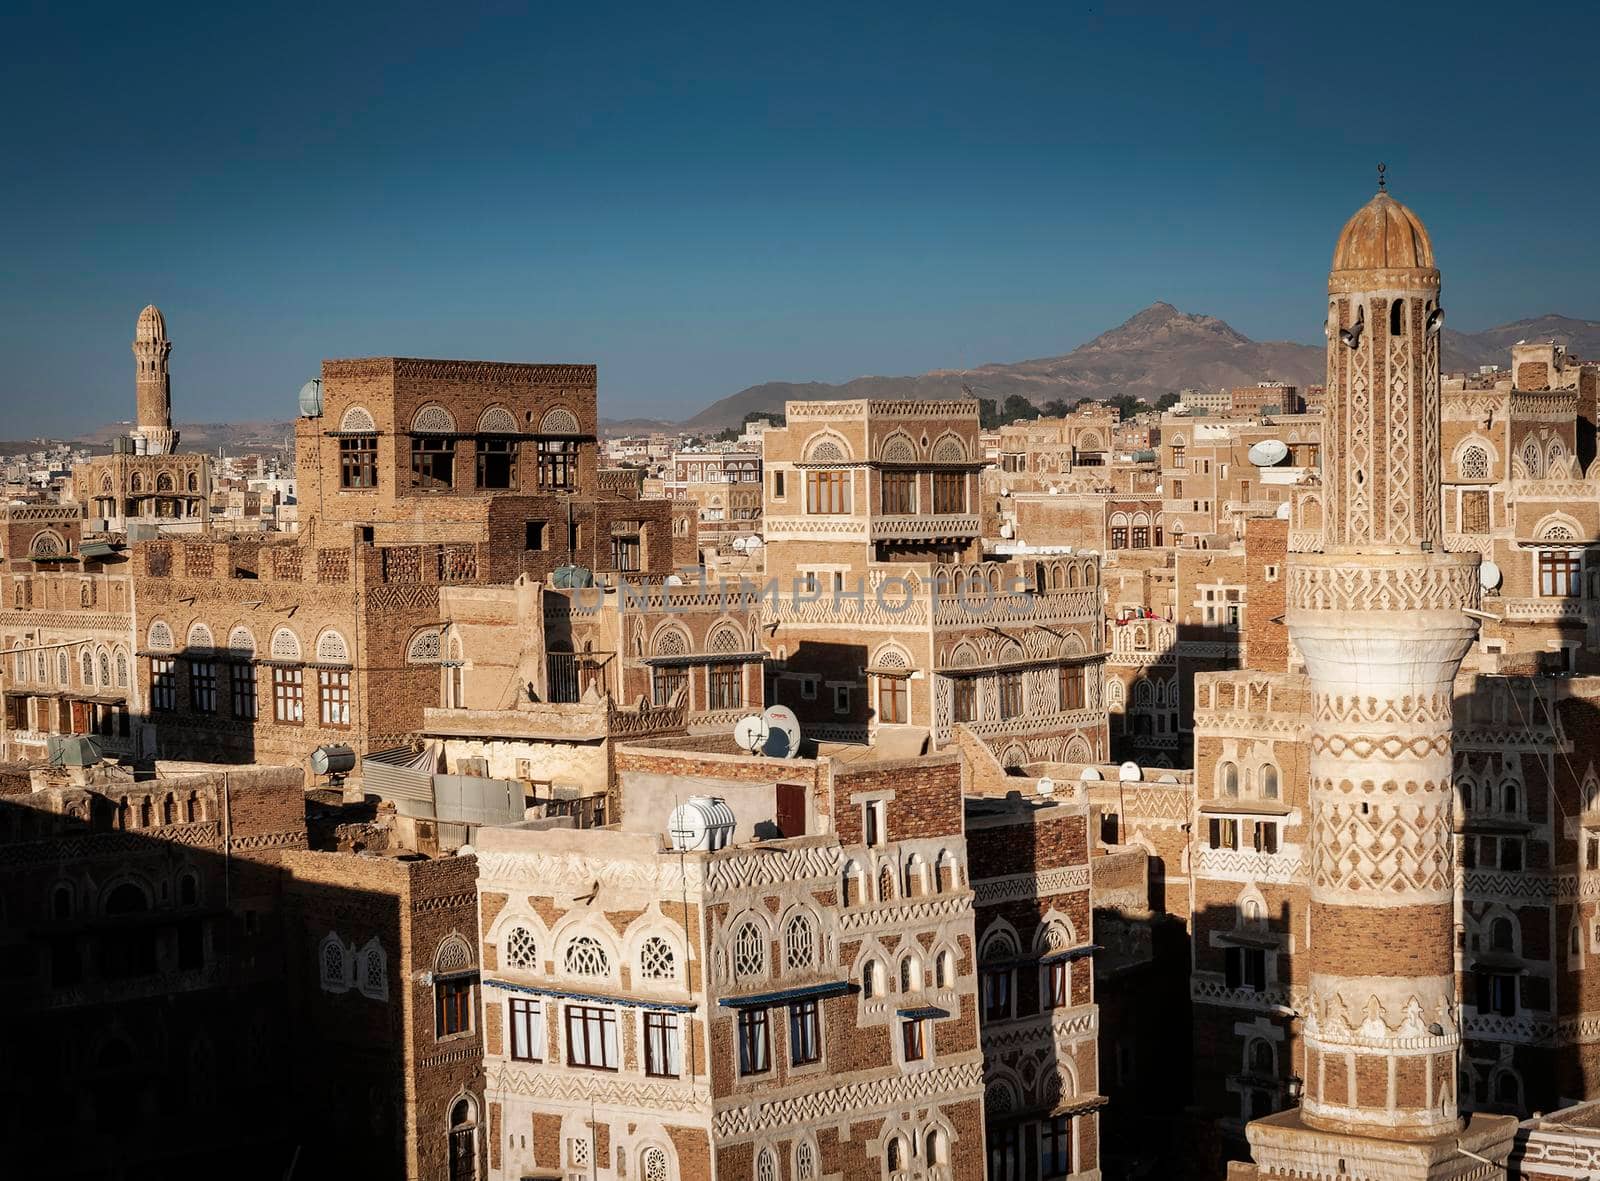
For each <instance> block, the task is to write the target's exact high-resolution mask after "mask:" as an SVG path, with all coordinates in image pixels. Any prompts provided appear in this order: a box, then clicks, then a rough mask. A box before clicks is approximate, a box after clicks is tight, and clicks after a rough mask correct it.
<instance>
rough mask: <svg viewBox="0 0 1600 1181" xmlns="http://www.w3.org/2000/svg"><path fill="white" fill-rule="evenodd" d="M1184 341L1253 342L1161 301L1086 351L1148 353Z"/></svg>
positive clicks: (1207, 318)
mask: <svg viewBox="0 0 1600 1181" xmlns="http://www.w3.org/2000/svg"><path fill="white" fill-rule="evenodd" d="M1182 340H1194V341H1202V340H1203V341H1207V342H1209V343H1224V344H1250V343H1252V342H1251V340H1250V338H1249V337H1247V336H1244V335H1243V334H1241V333H1238V332H1235V331H1234V330H1233V329H1232V328H1231V327H1230V326H1229V325H1228V324H1226V323H1224V322H1223V321H1222V320H1219V319H1217V318H1216V317H1215V316H1196V315H1192V314H1190V313H1188V312H1184V311H1180V310H1179V309H1177V308H1175V307H1173V306H1172V305H1171V304H1170V303H1167V302H1166V301H1165V300H1158V301H1156V302H1155V303H1153V304H1151V305H1150V306H1149V307H1147V308H1145V309H1144V310H1143V311H1142V312H1136V313H1135V314H1134V315H1132V316H1129V317H1128V318H1127V319H1126V320H1124V321H1123V322H1122V323H1121V324H1119V325H1117V327H1115V328H1113V329H1111V330H1110V331H1109V332H1102V333H1101V334H1100V335H1099V336H1097V337H1095V338H1094V339H1093V340H1091V341H1090V342H1089V343H1088V344H1086V345H1084V346H1083V347H1084V348H1086V349H1117V350H1119V351H1120V350H1124V349H1147V348H1150V347H1151V346H1152V345H1159V344H1174V343H1176V342H1178V341H1182Z"/></svg>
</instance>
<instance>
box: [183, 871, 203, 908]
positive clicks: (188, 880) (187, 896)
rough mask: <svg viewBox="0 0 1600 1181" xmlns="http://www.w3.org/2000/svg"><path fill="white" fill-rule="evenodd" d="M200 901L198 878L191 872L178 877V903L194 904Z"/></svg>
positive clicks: (184, 904)
mask: <svg viewBox="0 0 1600 1181" xmlns="http://www.w3.org/2000/svg"><path fill="white" fill-rule="evenodd" d="M199 901H200V879H199V877H198V876H197V875H196V874H194V873H193V872H189V873H185V874H183V875H182V876H180V877H179V878H178V905H179V906H194V905H195V904H196V903H198V902H199Z"/></svg>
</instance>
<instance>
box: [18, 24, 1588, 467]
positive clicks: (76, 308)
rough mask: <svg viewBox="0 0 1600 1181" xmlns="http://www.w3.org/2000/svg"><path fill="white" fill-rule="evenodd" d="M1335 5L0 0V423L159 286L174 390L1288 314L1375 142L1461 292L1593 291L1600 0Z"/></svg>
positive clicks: (201, 409)
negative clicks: (44, 0)
mask: <svg viewBox="0 0 1600 1181" xmlns="http://www.w3.org/2000/svg"><path fill="white" fill-rule="evenodd" d="M1302 9H1303V11H1302ZM1348 12H1349V17H1350V19H1349V21H1343V20H1341V19H1340V17H1339V10H1338V9H1337V8H1329V7H1328V6H1327V5H1320V6H1315V7H1313V6H1309V5H1307V6H1300V5H1278V4H1274V5H1261V6H1253V5H1238V4H1234V5H1229V4H1221V5H1193V4H1183V5H1171V6H1168V5H1157V4H1146V5H1139V6H1112V7H1104V6H1100V5H1096V6H1095V7H1093V8H1088V7H1081V6H1076V5H1068V4H1038V5H978V4H970V3H969V4H965V5H960V6H954V5H949V6H947V5H940V4H934V3H919V4H915V5H905V6H888V5H861V4H854V5H843V4H841V5H833V4H828V3H812V4H808V5H805V6H777V5H769V6H753V5H731V4H729V5H668V4H651V5H606V4H598V3H590V4H583V5H574V4H566V5H560V6H556V5H549V6H527V5H517V4H485V5H468V4H461V5H440V4H427V5H422V4H411V3H407V2H405V0H396V2H393V3H388V4H385V5H382V6H367V5H358V4H343V5H341V4H317V5H305V6H298V5H280V6H277V7H269V6H251V5H229V4H215V3H212V4H206V5H192V6H191V5H187V4H182V3H167V4H162V5H154V6H152V5H135V4H127V3H122V4H118V5H116V6H106V7H101V6H99V5H94V4H80V5H70V4H61V3H53V4H29V3H23V4H20V5H17V4H14V5H13V6H12V7H11V8H10V10H9V17H10V19H9V20H8V22H7V23H8V26H9V27H8V28H7V35H6V38H5V46H4V48H3V49H0V53H3V54H4V57H5V60H4V63H3V64H4V67H5V68H4V71H3V76H0V92H3V97H4V100H5V109H6V111H7V115H6V117H5V118H4V119H3V120H0V148H3V149H4V158H5V160H6V161H7V163H8V165H9V167H8V169H7V172H8V173H9V174H10V176H9V178H8V182H7V183H5V184H3V185H0V225H4V226H5V227H6V231H7V232H6V234H5V239H4V249H3V259H4V262H3V264H0V344H3V346H4V347H5V350H6V352H7V354H8V356H9V357H10V358H11V363H10V364H9V365H7V366H6V367H5V376H4V378H3V379H0V407H3V409H4V410H5V412H6V414H5V418H6V419H7V420H8V421H7V422H6V424H5V425H4V426H3V427H0V438H9V437H17V436H18V435H19V434H23V433H29V432H36V431H52V432H70V431H72V430H73V429H75V428H87V427H90V426H94V425H98V424H101V423H104V422H108V421H112V420H116V419H121V418H126V417H127V416H128V415H129V414H130V413H131V411H132V405H133V372H132V357H131V354H130V353H129V349H128V343H129V341H130V340H131V339H132V335H133V327H134V321H135V319H136V317H137V315H138V312H139V309H140V308H141V307H142V306H143V305H144V304H146V303H149V302H154V303H157V304H158V305H160V307H161V308H162V310H163V311H164V312H165V313H166V315H167V321H168V325H169V329H170V331H171V334H172V336H173V339H174V341H175V342H176V344H175V347H174V349H173V354H172V365H173V397H174V402H175V409H176V414H177V417H178V418H180V419H181V420H188V421H197V420H198V421H218V420H228V419H246V418H287V417H289V416H291V415H292V414H293V408H294V395H295V392H296V390H297V389H298V388H299V386H300V384H301V382H303V381H304V380H305V379H306V378H307V377H309V376H312V375H314V374H315V372H316V371H317V366H318V364H319V362H320V360H321V359H322V358H323V357H337V356H364V355H375V354H387V353H396V354H401V355H410V356H439V357H472V358H493V359H500V360H526V361H596V362H598V363H599V365H600V397H601V413H602V414H603V415H605V416H607V417H613V418H617V417H624V416H630V415H635V414H650V415H658V416H673V415H679V416H681V415H686V414H688V413H691V412H693V411H695V410H698V409H699V408H701V407H702V406H704V405H705V404H707V403H709V402H711V401H713V400H714V399H716V398H719V397H722V396H724V395H726V394H729V393H732V392H734V391H736V390H738V389H740V388H742V387H743V386H746V385H749V384H752V383H754V382H758V381H763V380H772V379H783V380H796V381H799V380H830V381H833V380H843V379H847V378H849V377H853V376H857V375H860V374H863V373H914V372H920V371H922V370H926V369H930V368H936V367H950V366H963V365H974V364H981V363H983V362H987V361H1009V360H1019V359H1022V358H1025V357H1033V356H1045V355H1051V354H1055V353H1060V352H1065V351H1067V350H1068V349H1069V348H1071V347H1072V346H1074V345H1076V344H1078V343H1081V342H1082V341H1084V340H1086V339H1088V338H1089V337H1091V336H1093V335H1095V334H1096V333H1098V332H1100V331H1102V330H1104V329H1105V328H1108V327H1111V326H1113V325H1115V324H1117V323H1120V322H1121V321H1122V320H1123V319H1125V318H1126V317H1127V316H1129V315H1131V314H1132V313H1134V312H1136V311H1138V310H1139V309H1140V308H1142V307H1144V306H1146V305H1147V304H1149V303H1151V302H1153V301H1155V300H1158V299H1165V300H1168V301H1169V302H1171V303H1174V304H1176V305H1178V306H1179V307H1181V308H1183V309H1185V310H1186V311H1197V312H1206V313H1209V314H1212V315H1217V316H1221V317H1222V318H1224V319H1226V320H1228V321H1229V322H1230V323H1231V324H1233V325H1234V327H1236V328H1238V329H1239V330H1240V331H1242V332H1244V333H1245V334H1247V335H1249V336H1252V337H1255V338H1257V339H1262V340H1266V339H1294V340H1303V341H1316V340H1318V339H1319V338H1320V325H1321V323H1322V316H1323V313H1322V310H1321V309H1322V285H1323V282H1324V280H1325V278H1326V268H1327V264H1328V258H1329V255H1330V252H1331V250H1332V246H1333V239H1334V236H1335V235H1336V234H1337V232H1338V229H1339V226H1340V225H1341V223H1342V222H1343V220H1344V218H1346V217H1347V216H1348V215H1349V214H1350V213H1351V212H1352V211H1353V210H1354V209H1355V208H1356V207H1357V206H1359V205H1360V204H1361V203H1362V202H1363V201H1364V200H1365V199H1366V198H1367V197H1368V196H1369V195H1370V193H1371V191H1372V189H1373V187H1374V184H1373V177H1374V165H1375V163H1376V162H1377V161H1378V160H1380V159H1382V160H1386V161H1387V162H1388V164H1389V169H1390V177H1391V178H1392V189H1393V191H1394V192H1395V194H1396V195H1397V196H1398V197H1399V198H1400V199H1401V200H1403V201H1405V202H1406V203H1407V204H1409V205H1411V206H1412V207H1413V208H1414V209H1416V210H1417V212H1418V213H1419V214H1421V216H1422V217H1423V219H1424V220H1425V221H1426V222H1427V224H1428V226H1429V227H1430V229H1431V230H1432V232H1433V236H1434V242H1435V247H1436V249H1437V252H1438V255H1439V259H1440V264H1441V267H1442V269H1443V270H1444V279H1445V302H1446V306H1447V308H1448V309H1449V312H1450V316H1451V323H1452V325H1453V326H1454V327H1457V328H1462V329H1466V330H1473V329H1479V328H1485V327H1489V326H1490V325H1493V324H1498V323H1502V322H1505V321H1508V320H1512V319H1517V318H1520V317H1523V316H1531V315H1539V314H1542V313H1545V312H1561V313H1564V314H1567V315H1573V316H1580V317H1586V318H1600V293H1597V289H1596V285H1595V282H1594V278H1595V276H1596V274H1597V272H1600V236H1597V235H1596V233H1595V229H1594V215H1595V209H1596V208H1600V197H1597V196H1596V194H1597V193H1600V144H1597V138H1600V133H1597V131H1596V126H1597V123H1596V114H1597V112H1600V75H1596V74H1595V71H1594V70H1592V69H1589V68H1587V67H1586V66H1585V64H1584V60H1583V57H1582V55H1583V54H1584V53H1586V52H1588V50H1589V49H1590V48H1592V46H1593V44H1594V38H1595V33H1596V32H1597V29H1600V20H1597V18H1596V16H1595V15H1594V8H1593V6H1582V7H1580V6H1572V7H1570V8H1566V9H1563V8H1561V7H1560V6H1545V7H1543V8H1540V9H1538V10H1537V11H1536V12H1535V11H1532V10H1530V11H1529V13H1528V14H1527V17H1528V18H1527V21H1526V22H1525V23H1518V22H1516V21H1515V20H1512V19H1508V18H1509V17H1510V16H1511V14H1509V13H1508V11H1507V10H1506V9H1505V8H1504V7H1503V6H1492V7H1491V6H1489V5H1482V6H1479V5H1475V4H1471V3H1464V4H1453V5H1448V6H1438V7H1431V6H1428V5H1422V4H1402V5H1381V6H1371V5H1351V6H1349V9H1348ZM1408 47H1410V48H1408ZM1374 51H1376V56H1369V55H1370V54H1373V53H1374ZM1541 62H1543V63H1548V67H1547V68H1545V69H1543V70H1541V69H1539V68H1538V66H1539V63H1541Z"/></svg>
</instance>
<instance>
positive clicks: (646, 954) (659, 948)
mask: <svg viewBox="0 0 1600 1181" xmlns="http://www.w3.org/2000/svg"><path fill="white" fill-rule="evenodd" d="M677 974H678V967H677V960H676V957H675V956H674V955H673V954H672V944H670V943H668V942H667V941H666V940H665V939H663V938H661V936H659V935H652V936H650V938H648V939H646V940H645V941H644V945H643V946H642V947H640V949H639V976H640V977H641V978H642V979H645V980H671V979H672V978H673V977H675V976H676V975H677Z"/></svg>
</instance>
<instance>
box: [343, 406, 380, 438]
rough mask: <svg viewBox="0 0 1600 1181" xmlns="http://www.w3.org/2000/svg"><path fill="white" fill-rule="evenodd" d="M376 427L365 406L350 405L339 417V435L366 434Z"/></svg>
mask: <svg viewBox="0 0 1600 1181" xmlns="http://www.w3.org/2000/svg"><path fill="white" fill-rule="evenodd" d="M377 429H378V424H377V423H376V422H375V421H374V420H373V418H372V414H371V412H370V411H368V410H367V408H366V407H365V406H352V407H350V408H349V409H348V410H346V411H345V412H344V416H343V417H342V418H340V419H339V433H340V434H341V435H359V434H366V433H369V432H372V431H376V430H377Z"/></svg>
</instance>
